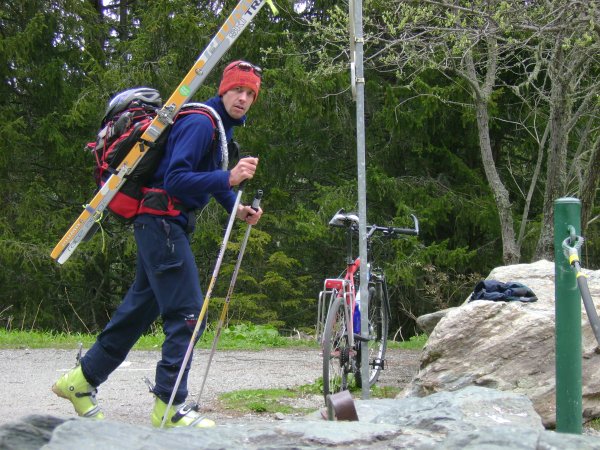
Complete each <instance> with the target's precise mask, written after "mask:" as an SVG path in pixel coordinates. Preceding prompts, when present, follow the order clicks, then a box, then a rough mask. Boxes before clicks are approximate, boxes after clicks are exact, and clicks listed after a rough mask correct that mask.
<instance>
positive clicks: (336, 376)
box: [322, 297, 351, 400]
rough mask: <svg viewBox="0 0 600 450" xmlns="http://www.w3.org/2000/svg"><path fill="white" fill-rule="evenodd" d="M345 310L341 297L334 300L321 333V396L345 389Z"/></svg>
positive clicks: (346, 358)
mask: <svg viewBox="0 0 600 450" xmlns="http://www.w3.org/2000/svg"><path fill="white" fill-rule="evenodd" d="M346 324H347V322H346V309H345V305H344V302H343V299H342V298H341V297H338V298H336V299H335V300H334V301H333V303H332V304H331V307H330V308H329V312H328V313H327V321H326V322H325V331H324V332H323V342H322V345H323V396H324V397H325V400H327V395H329V394H335V393H336V392H340V391H343V390H345V389H347V385H348V379H347V376H348V370H347V368H348V366H349V361H350V350H351V349H350V345H349V342H348V330H347V327H346Z"/></svg>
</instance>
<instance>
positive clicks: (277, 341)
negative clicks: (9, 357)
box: [0, 324, 427, 350]
mask: <svg viewBox="0 0 600 450" xmlns="http://www.w3.org/2000/svg"><path fill="white" fill-rule="evenodd" d="M213 339H214V329H213V328H211V327H209V329H207V331H205V332H204V334H203V335H202V337H201V338H200V340H199V341H198V344H197V345H196V347H197V348H211V346H212V342H213ZM95 340H96V336H95V335H92V334H82V333H59V332H44V331H7V330H0V349H11V348H12V349H14V348H17V349H18V348H57V349H71V348H77V347H79V344H80V343H81V344H83V346H84V348H89V347H91V346H92V344H93V343H94V342H95ZM163 340H164V335H163V333H162V332H161V331H154V332H152V333H148V334H145V335H143V336H142V337H141V338H140V339H139V341H138V342H137V343H136V345H135V346H134V347H133V349H134V350H157V349H160V347H161V346H162V343H163ZM425 342H427V336H426V335H419V336H413V337H411V338H410V340H408V341H403V342H388V347H389V348H392V349H393V348H401V349H405V350H418V349H421V348H423V346H424V345H425ZM273 347H279V348H287V347H307V348H318V343H317V342H316V341H315V340H314V339H295V338H289V337H286V336H282V335H280V334H279V333H278V331H277V330H276V329H275V328H273V327H269V326H264V325H249V324H241V325H235V326H230V327H228V328H224V329H223V330H222V331H221V335H220V336H219V342H218V349H220V350H262V349H265V348H273Z"/></svg>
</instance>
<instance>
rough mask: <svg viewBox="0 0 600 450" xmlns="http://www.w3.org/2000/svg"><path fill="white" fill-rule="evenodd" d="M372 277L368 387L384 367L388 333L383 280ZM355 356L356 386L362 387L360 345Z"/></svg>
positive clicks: (387, 306) (386, 304)
mask: <svg viewBox="0 0 600 450" xmlns="http://www.w3.org/2000/svg"><path fill="white" fill-rule="evenodd" d="M372 276H373V279H374V280H373V281H372V282H371V283H369V321H368V324H369V333H368V336H369V342H368V345H367V346H368V349H369V387H370V386H372V385H374V384H375V383H376V382H377V380H378V379H379V375H380V374H381V371H382V370H383V367H384V361H385V351H386V349H387V336H388V331H389V316H390V315H389V311H388V309H389V302H388V297H387V285H386V283H385V279H383V278H377V277H376V275H374V274H373V275H372ZM358 347H359V352H358V353H359V354H358V356H357V362H358V364H357V371H356V373H355V377H356V385H357V386H358V387H362V373H361V370H360V361H361V356H360V352H361V350H362V345H360V346H358Z"/></svg>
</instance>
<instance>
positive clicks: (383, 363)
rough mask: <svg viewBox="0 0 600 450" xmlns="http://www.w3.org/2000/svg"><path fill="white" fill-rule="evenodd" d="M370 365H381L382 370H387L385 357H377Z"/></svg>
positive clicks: (374, 366)
mask: <svg viewBox="0 0 600 450" xmlns="http://www.w3.org/2000/svg"><path fill="white" fill-rule="evenodd" d="M369 365H370V366H371V367H373V368H374V369H375V368H377V367H379V368H380V369H381V370H385V359H379V358H376V359H374V360H373V361H372V362H371V363H370V364H369Z"/></svg>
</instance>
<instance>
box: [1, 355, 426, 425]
mask: <svg viewBox="0 0 600 450" xmlns="http://www.w3.org/2000/svg"><path fill="white" fill-rule="evenodd" d="M76 353H77V352H76V351H75V350H54V349H40V350H28V349H23V350H0V358H1V360H2V364H1V365H0V377H1V378H0V379H2V380H3V383H2V386H3V387H2V389H0V410H1V412H0V425H1V424H3V423H7V422H13V421H15V420H18V419H19V418H21V417H24V416H27V415H30V414H50V415H52V416H56V417H64V418H68V417H73V416H74V414H75V413H74V411H73V409H72V406H71V404H70V403H69V402H68V401H67V400H64V399H61V398H58V397H57V396H56V395H54V393H53V392H52V391H51V386H52V384H53V383H54V381H56V379H58V378H59V377H60V376H61V375H62V374H63V373H65V372H66V371H67V370H69V369H70V368H72V367H73V365H74V364H75V357H76ZM208 353H209V351H208V350H202V349H199V350H196V351H195V352H194V361H193V366H192V370H191V373H190V380H189V383H188V385H189V387H190V398H194V399H195V398H196V397H197V395H198V390H199V389H200V386H201V384H202V379H203V377H204V371H205V367H206V362H207V361H208ZM419 355H420V352H419V351H408V350H397V349H394V350H388V355H387V366H386V370H384V371H383V372H382V374H381V376H380V380H379V383H378V384H379V385H380V386H394V387H402V386H404V385H405V384H406V383H408V382H409V381H410V380H411V379H412V377H413V375H414V374H415V373H416V371H417V368H418V360H419ZM159 357H160V353H159V352H158V351H134V352H131V353H130V355H129V357H128V358H127V360H126V361H125V362H124V363H123V364H122V365H121V367H119V368H118V369H117V370H116V371H115V372H114V373H113V374H112V375H111V377H110V378H109V380H108V381H107V382H106V383H104V384H103V385H102V386H100V389H99V392H98V401H99V402H100V404H101V406H102V408H103V409H104V412H105V415H106V418H107V419H110V420H117V421H122V422H127V423H132V424H138V425H148V424H149V415H150V411H151V409H152V404H153V403H152V402H153V396H152V395H151V394H150V393H149V392H148V388H147V386H146V384H145V383H144V382H143V381H142V378H143V377H148V378H149V379H150V380H152V381H153V380H154V368H155V365H156V362H157V361H158V359H159ZM321 370H322V362H321V358H320V355H319V351H318V350H317V349H268V350H264V351H217V353H215V355H214V358H213V363H212V365H211V368H210V372H209V376H208V380H207V382H206V385H205V387H204V393H203V395H202V398H201V399H200V404H201V405H202V409H203V413H204V414H205V415H206V416H207V417H209V418H211V419H213V420H215V421H217V422H218V423H223V422H235V421H249V420H252V421H271V420H275V418H274V417H272V416H271V415H268V414H242V413H239V412H236V411H231V410H226V409H224V408H223V407H222V406H221V405H220V404H219V402H218V400H217V396H218V395H219V394H221V393H224V392H230V391H236V390H239V389H262V388H286V387H293V386H300V385H303V384H309V383H312V382H313V381H315V380H316V379H317V378H318V377H320V376H321ZM298 402H299V403H301V405H302V406H304V407H314V408H315V409H316V408H319V407H322V406H323V400H322V396H311V397H310V398H304V399H298Z"/></svg>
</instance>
